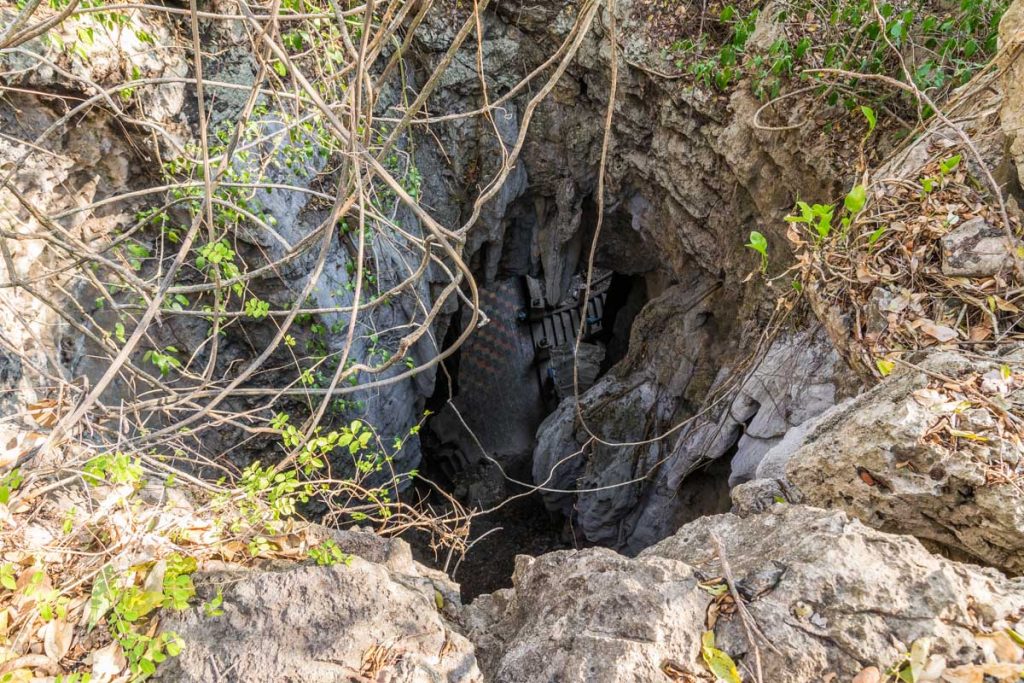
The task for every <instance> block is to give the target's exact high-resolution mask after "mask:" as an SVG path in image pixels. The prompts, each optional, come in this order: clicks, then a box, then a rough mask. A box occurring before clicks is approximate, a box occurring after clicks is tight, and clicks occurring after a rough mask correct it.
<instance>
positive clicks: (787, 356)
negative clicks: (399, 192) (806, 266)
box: [414, 2, 852, 551]
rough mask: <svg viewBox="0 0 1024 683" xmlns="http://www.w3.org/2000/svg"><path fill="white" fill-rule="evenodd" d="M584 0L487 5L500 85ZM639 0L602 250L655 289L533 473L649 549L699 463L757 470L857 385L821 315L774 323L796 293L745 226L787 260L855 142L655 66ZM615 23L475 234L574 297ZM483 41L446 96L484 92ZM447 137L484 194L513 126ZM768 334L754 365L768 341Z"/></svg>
mask: <svg viewBox="0 0 1024 683" xmlns="http://www.w3.org/2000/svg"><path fill="white" fill-rule="evenodd" d="M574 11H575V8H574V7H573V6H570V5H564V4H561V3H557V2H545V3H540V4H529V5H527V4H525V3H516V2H512V3H502V4H500V5H499V6H498V7H497V9H496V10H495V11H494V12H488V13H487V14H486V15H485V19H484V36H483V40H482V43H481V46H480V49H481V58H482V59H483V62H484V73H485V74H486V84H487V88H488V95H489V97H490V99H491V100H492V101H493V100H494V99H495V98H497V97H499V96H501V95H502V94H504V93H505V92H507V91H508V89H509V88H511V87H512V86H513V84H514V83H516V82H517V80H518V78H520V77H522V76H523V75H525V74H526V73H528V72H529V71H530V70H531V69H532V68H533V67H535V66H537V65H539V64H541V62H542V61H543V60H544V59H545V58H546V57H547V56H548V55H550V54H551V53H552V52H553V51H554V50H555V49H556V48H557V46H558V45H559V44H560V42H561V41H562V40H564V39H565V37H566V35H567V31H568V27H569V26H570V25H571V23H570V21H569V17H571V16H572V13H573V12H574ZM639 11H640V8H639V7H637V6H635V5H634V3H631V2H621V3H617V5H616V12H617V15H616V18H617V24H618V38H619V41H620V42H619V53H618V54H619V71H618V79H619V80H618V93H617V97H616V101H615V115H614V119H613V123H612V128H611V131H610V134H611V137H610V144H609V154H608V162H607V172H606V178H605V181H606V188H605V196H604V203H605V223H604V226H603V230H602V234H601V239H600V242H599V249H598V252H597V265H598V266H600V267H606V268H611V269H614V270H616V271H617V272H621V273H632V274H638V275H640V276H642V277H644V278H645V279H646V281H647V292H648V298H649V300H650V301H649V303H648V304H647V307H646V308H645V309H644V311H643V312H642V313H641V314H640V316H639V317H638V319H637V322H636V323H635V325H634V329H633V332H632V336H631V337H630V348H629V353H628V355H627V357H626V358H624V359H623V360H622V361H621V362H620V363H618V364H617V365H616V366H615V367H614V368H613V369H612V370H611V371H610V372H609V373H608V375H607V376H606V377H605V378H604V379H602V380H600V381H599V382H598V384H597V385H596V386H595V387H593V388H592V389H590V390H589V391H588V392H586V393H585V394H584V395H583V396H581V398H580V403H581V410H582V415H583V421H584V422H585V423H586V427H584V425H583V424H581V422H580V420H579V419H578V417H577V415H576V407H575V405H574V404H573V402H572V401H571V400H566V401H564V402H563V403H562V404H561V405H560V406H559V407H558V408H557V410H556V411H555V412H554V413H553V414H552V415H550V416H549V417H548V418H547V419H546V420H545V422H544V424H543V425H542V426H541V428H540V430H539V433H538V439H537V446H536V448H535V451H534V457H533V463H532V468H533V475H534V481H535V483H537V484H542V485H544V486H545V487H548V488H550V489H552V490H551V491H548V492H546V493H545V498H546V501H547V504H548V506H549V508H550V509H552V510H554V511H558V512H561V513H563V514H565V515H567V516H568V517H570V518H572V521H573V525H574V528H575V529H581V530H582V533H583V535H584V536H585V538H586V539H587V540H589V541H592V542H598V543H602V544H607V545H611V546H614V547H619V548H623V549H627V550H633V551H635V550H639V549H641V548H643V547H645V546H646V545H649V544H650V543H652V542H654V541H656V540H658V539H660V538H663V537H665V536H666V535H667V534H669V533H671V532H672V530H673V529H674V528H676V527H677V526H678V524H679V523H680V520H682V519H684V517H685V509H684V508H685V507H686V506H687V505H688V503H687V501H688V500H690V497H689V496H688V495H686V494H685V483H684V482H685V480H686V478H687V476H688V475H690V474H691V473H693V472H694V471H696V470H697V469H699V468H702V467H706V465H707V463H708V462H709V461H710V460H712V459H715V458H719V457H722V456H725V455H728V456H729V457H730V458H732V462H733V467H732V470H731V472H730V474H729V476H730V479H731V480H732V481H733V482H739V481H743V480H745V479H746V478H748V477H750V476H752V472H753V469H754V468H756V464H757V462H758V460H759V459H760V456H761V455H763V454H764V452H765V451H766V450H767V449H768V448H769V447H770V446H771V445H772V444H774V443H775V442H777V441H778V440H779V439H781V437H782V436H783V434H784V433H785V431H786V430H787V429H789V428H790V427H792V426H795V425H797V424H800V423H801V422H803V421H804V420H806V419H807V418H809V417H811V416H813V415H816V414H817V413H819V412H821V411H822V410H824V409H825V408H827V407H829V406H830V405H832V404H833V402H834V401H835V399H836V397H837V395H842V394H845V393H848V392H849V391H851V390H852V383H851V380H850V379H849V378H848V377H846V375H845V374H844V370H843V368H842V364H841V363H840V362H839V359H838V358H837V356H836V355H835V353H834V352H833V351H832V349H831V345H830V344H829V343H828V342H827V341H826V340H825V339H824V338H823V336H822V335H821V334H820V333H818V332H816V331H815V330H814V329H813V326H812V325H811V324H810V323H807V322H797V323H794V324H789V325H788V326H787V329H786V331H785V332H784V333H783V334H781V335H774V336H773V338H772V339H767V340H766V338H765V335H764V332H765V325H766V323H767V321H768V318H769V316H770V314H771V311H772V309H773V307H774V304H775V299H776V298H777V296H778V293H777V292H776V291H774V290H773V289H772V288H771V287H766V286H765V283H764V281H763V280H762V279H760V278H749V277H748V275H749V274H750V273H751V271H752V270H754V269H755V268H756V262H755V259H754V257H753V254H752V253H751V252H750V251H749V250H747V249H745V248H744V246H743V244H744V242H746V241H747V235H748V234H749V232H750V231H751V230H759V231H761V232H763V233H764V234H765V235H766V236H768V239H769V242H770V244H771V247H770V249H771V258H772V259H778V260H779V261H784V260H785V259H786V258H787V248H786V246H785V245H786V240H785V238H784V236H783V234H782V230H783V229H782V227H781V226H784V225H785V224H784V222H783V221H782V220H781V218H782V216H784V215H785V213H786V212H787V210H788V209H789V208H790V207H792V205H793V203H794V201H795V199H796V198H798V197H799V198H801V199H807V200H811V199H818V198H824V197H827V196H830V195H831V194H833V193H834V192H835V191H836V189H837V186H836V179H837V178H838V177H840V176H841V175H842V173H843V170H844V168H845V161H844V160H843V159H842V158H841V156H840V155H838V154H837V153H836V150H832V149H829V148H828V147H827V146H826V145H825V143H824V141H823V140H820V139H818V137H817V136H816V135H813V134H809V131H807V130H804V129H801V127H800V126H795V127H792V128H791V129H789V130H782V131H775V130H764V129H761V128H758V127H756V126H755V125H754V124H753V119H754V113H755V112H756V111H757V109H758V108H759V107H760V103H759V102H758V101H757V100H756V99H755V98H754V96H753V95H752V94H751V92H750V88H749V87H745V84H741V85H740V87H738V88H736V89H735V91H734V92H732V94H731V95H729V96H727V97H726V96H721V95H716V94H711V93H708V92H707V91H704V90H702V89H700V88H693V87H692V86H690V85H688V84H686V83H684V82H681V81H675V80H671V79H664V78H661V77H658V76H656V75H653V74H652V73H651V72H650V71H649V70H647V69H645V68H644V67H643V66H642V64H641V62H643V61H644V59H645V57H646V56H648V55H649V54H650V53H651V52H652V51H655V50H656V49H657V48H656V46H655V44H654V42H653V40H652V39H650V38H649V37H648V36H647V34H646V33H645V30H644V21H643V17H642V16H640V15H639V14H638V13H639ZM771 14H772V13H771V12H767V11H765V12H762V13H761V17H762V20H761V25H759V27H758V30H757V32H756V33H755V35H754V36H753V37H752V39H751V40H753V41H755V42H757V41H768V42H769V43H770V41H771V39H772V38H771V36H772V30H773V27H772V25H771V24H770V22H769V21H767V20H766V19H763V18H764V17H768V16H771ZM428 23H429V24H430V28H429V29H428V31H427V32H426V34H427V35H429V36H430V40H427V41H422V42H421V43H420V44H419V48H420V50H419V51H418V53H417V54H416V55H415V56H414V61H417V62H419V63H421V65H422V66H421V70H422V71H424V72H426V71H427V70H428V69H429V68H431V67H432V66H433V65H434V64H436V63H437V60H438V59H439V57H440V55H441V54H442V52H443V50H445V49H447V47H448V45H450V41H451V38H452V36H453V35H454V33H455V30H456V26H457V22H453V21H451V20H450V18H448V17H436V16H435V17H434V18H433V22H432V23H431V20H428ZM609 30H610V21H609V16H608V14H607V12H606V10H604V9H602V10H601V11H600V12H599V13H598V19H597V21H596V22H595V25H594V27H593V29H592V30H591V32H590V33H589V34H588V36H587V37H586V39H585V40H584V41H583V44H582V47H581V49H580V51H579V54H578V56H577V59H576V61H575V62H574V63H573V65H572V66H570V67H569V69H568V71H567V73H566V75H565V76H564V77H563V78H562V79H561V80H560V81H559V82H558V84H557V86H556V87H555V89H554V90H553V92H552V95H551V97H550V98H549V99H548V100H546V101H544V102H543V103H542V104H541V105H540V106H539V107H538V108H537V111H536V114H535V116H534V120H533V121H532V123H531V126H530V128H529V130H528V134H527V136H526V139H525V144H524V148H523V154H522V157H521V158H520V160H519V161H518V163H517V164H516V166H515V171H514V173H513V176H512V178H511V179H510V182H509V184H508V186H507V187H506V188H504V189H503V190H502V193H501V194H500V195H499V198H498V199H497V200H496V201H495V202H492V204H491V205H489V207H488V210H487V211H486V212H485V214H484V216H483V218H482V220H481V221H480V223H479V224H478V225H477V226H475V227H474V228H473V229H472V230H471V231H470V233H469V234H468V236H467V237H468V240H467V251H468V252H469V253H470V254H485V257H484V258H481V259H478V262H477V263H478V266H479V269H480V270H479V272H480V274H481V277H482V279H483V281H484V282H488V281H491V280H493V279H494V278H495V277H496V276H497V275H498V273H499V266H500V264H502V263H503V262H507V261H514V262H516V263H517V264H519V269H520V271H528V272H529V273H531V274H533V275H535V276H537V277H540V278H542V280H543V282H544V284H545V287H546V292H547V295H548V297H549V298H550V299H553V300H557V298H558V297H559V296H560V295H562V294H563V293H564V291H565V288H566V287H567V286H568V283H569V280H570V278H571V276H572V274H573V273H576V272H578V271H579V270H581V269H582V268H583V267H584V265H585V258H586V252H587V250H588V249H589V245H590V242H591V240H592V238H593V234H594V228H595V222H596V210H595V202H596V199H595V197H596V193H597V174H598V164H599V155H600V150H601V144H602V139H603V135H604V131H603V122H604V117H605V109H606V107H607V100H608V96H609V59H610V54H611V52H610V49H609V45H608V38H609V36H608V34H609ZM476 49H477V47H476V45H472V46H471V47H470V48H467V49H465V50H463V53H465V56H464V57H463V58H461V59H456V62H455V66H454V67H453V69H452V70H451V72H454V73H451V72H449V73H451V76H450V77H449V78H446V79H445V81H444V85H443V87H442V88H441V89H440V90H439V92H438V93H437V94H435V96H434V97H433V100H432V102H433V106H432V109H433V110H434V111H444V112H458V111H467V110H471V109H473V108H475V107H478V106H480V105H481V104H482V101H483V100H482V92H481V87H480V82H479V75H478V74H477V73H476V70H475V68H474V67H475V59H476ZM510 67H511V68H510ZM528 90H529V89H528ZM527 101H528V95H522V96H520V97H517V98H515V99H513V100H512V103H510V104H508V105H505V106H504V107H502V108H501V109H499V110H498V111H497V112H496V114H497V116H496V117H495V119H496V120H497V121H500V122H501V126H502V130H508V131H518V129H519V125H520V124H519V123H518V119H519V117H520V116H521V115H522V112H524V111H525V109H526V107H527ZM782 116H783V119H784V120H783V121H782V122H781V123H783V124H789V123H800V122H801V121H804V122H806V121H807V117H806V112H804V111H802V110H801V109H800V107H799V106H795V107H793V108H792V110H790V111H787V112H783V114H782ZM467 128H470V133H471V134H469V135H467ZM503 137H504V136H503ZM511 137H512V136H508V137H507V138H505V141H506V144H508V141H509V140H510V139H511ZM439 138H440V140H441V141H442V144H443V145H444V148H445V150H446V152H447V155H448V157H449V158H451V159H453V160H454V161H453V163H452V164H451V165H450V166H449V167H446V168H445V169H444V172H443V173H444V175H445V176H446V177H449V178H451V182H450V185H452V186H460V187H463V188H465V190H466V192H467V195H468V196H467V197H466V199H465V200H463V204H462V205H463V206H464V207H468V205H469V203H470V200H471V198H472V196H473V191H474V190H477V191H479V188H480V184H479V183H478V184H476V185H474V180H475V179H476V178H478V177H479V176H480V175H482V176H483V177H489V176H488V173H487V171H488V170H490V171H491V172H493V170H494V169H495V168H496V167H497V163H499V160H500V158H501V156H500V146H499V145H498V144H497V142H496V137H495V136H494V135H493V133H492V132H490V131H488V127H487V125H486V123H485V122H478V123H477V126H476V127H475V128H471V127H468V126H466V125H465V124H463V123H455V124H452V125H450V126H448V127H444V126H442V127H441V129H440V132H439ZM510 198H511V199H512V201H509V200H510ZM531 206H532V208H533V211H532V214H533V215H529V214H530V207H531ZM466 211H468V209H464V212H466ZM524 233H527V234H529V244H530V252H529V260H528V261H526V260H525V259H524V251H525V250H524V248H523V243H524V242H525V241H526V238H525V237H524ZM506 245H507V246H508V248H509V249H510V251H511V252H512V256H510V257H508V258H505V256H504V252H503V250H504V249H505V247H506ZM784 286H788V284H784ZM766 353H767V359H766V360H765V362H763V363H760V364H759V365H758V366H757V367H751V358H752V357H753V356H754V355H756V354H761V355H764V354H766ZM743 374H749V377H748V380H747V381H746V382H745V383H744V384H743V385H742V386H741V387H740V388H739V390H738V391H735V392H734V393H733V394H732V395H730V396H729V397H728V399H727V400H723V399H719V400H717V401H711V400H710V399H709V398H708V397H709V395H710V392H711V391H712V389H719V388H722V387H723V386H724V385H726V384H727V383H728V382H729V381H730V378H735V376H736V375H743ZM695 416H696V417H695ZM689 418H693V420H692V421H691V422H689V423H685V424H682V423H684V421H685V420H687V419H689ZM588 430H589V431H588ZM666 432H667V433H666ZM659 437H661V438H659ZM623 443H625V444H628V445H619V444H623ZM580 489H584V491H583V492H581V493H576V494H573V493H566V491H578V490H580Z"/></svg>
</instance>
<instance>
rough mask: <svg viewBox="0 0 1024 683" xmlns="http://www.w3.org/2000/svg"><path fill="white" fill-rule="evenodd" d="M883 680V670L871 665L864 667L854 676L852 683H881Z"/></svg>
mask: <svg viewBox="0 0 1024 683" xmlns="http://www.w3.org/2000/svg"><path fill="white" fill-rule="evenodd" d="M881 680H882V672H881V671H879V670H878V669H877V668H876V667H873V666H869V667H868V668H866V669H862V670H861V672H860V673H859V674H857V675H856V676H854V677H853V681H851V683H879V681H881Z"/></svg>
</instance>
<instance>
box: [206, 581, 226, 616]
mask: <svg viewBox="0 0 1024 683" xmlns="http://www.w3.org/2000/svg"><path fill="white" fill-rule="evenodd" d="M223 604H224V590H223V589H222V588H219V587H218V588H217V594H216V595H214V596H213V597H212V598H210V599H209V600H207V601H206V602H204V603H203V614H204V615H206V616H207V617H219V616H221V615H222V614H224V610H223V609H221V605H223Z"/></svg>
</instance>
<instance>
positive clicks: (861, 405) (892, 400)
mask: <svg viewBox="0 0 1024 683" xmlns="http://www.w3.org/2000/svg"><path fill="white" fill-rule="evenodd" d="M919 367H920V368H921V370H920V371H911V370H907V371H902V372H897V373H894V374H893V375H891V376H890V377H889V378H888V379H887V380H886V381H884V382H882V383H881V384H879V385H878V386H876V387H874V388H873V389H871V390H870V391H868V392H865V393H864V394H862V395H860V396H858V397H857V398H855V399H853V400H851V401H849V402H847V403H845V404H843V405H840V406H837V407H836V408H833V409H832V410H830V411H829V412H827V413H826V414H824V415H823V416H822V417H821V418H820V420H819V421H818V423H817V425H816V426H815V428H814V429H812V430H811V431H810V433H809V434H808V435H807V436H806V438H805V439H804V442H803V444H802V445H801V446H800V447H799V448H798V449H796V450H795V452H793V454H792V457H791V459H790V460H789V462H788V464H787V465H786V475H787V477H786V478H787V479H788V480H789V482H790V483H791V484H792V485H793V486H794V487H795V488H796V489H797V490H798V492H799V495H800V496H801V497H802V500H803V501H805V502H807V503H809V504H812V505H819V506H822V507H836V508H841V509H844V510H846V511H848V512H849V513H850V514H852V515H854V516H856V517H858V518H859V519H861V520H862V521H864V523H866V524H869V525H871V526H874V527H876V528H879V529H882V530H885V531H890V532H894V533H904V534H910V535H913V536H917V537H919V538H922V539H929V540H931V541H935V542H937V543H939V544H941V545H944V546H947V547H950V548H955V549H958V550H961V551H964V552H966V553H968V554H970V555H971V556H973V557H975V558H977V559H979V560H981V561H983V562H985V563H988V564H991V565H994V566H997V567H1000V568H1003V569H1006V570H1008V571H1012V572H1021V571H1024V494H1022V493H1021V489H1020V486H1019V484H1016V483H1015V482H1014V481H1013V478H1014V477H1015V476H1016V473H1017V472H1018V471H1019V468H1020V462H1021V458H1022V455H1024V453H1022V450H1021V446H1020V445H1019V443H1017V442H1015V441H1013V440H1011V439H1009V438H1003V437H1002V436H1001V435H1000V434H999V430H998V428H997V425H996V421H995V419H994V418H993V416H992V414H991V413H989V412H988V411H985V410H971V411H963V410H962V409H961V408H962V406H961V405H960V403H959V402H958V401H955V400H954V401H952V402H948V401H946V400H945V394H943V393H942V391H940V390H939V389H935V388H932V385H934V384H935V383H936V381H937V380H935V379H934V377H936V376H943V377H948V378H951V379H953V380H957V379H962V378H965V377H967V376H968V375H975V376H976V375H978V374H981V375H982V379H981V381H982V383H983V384H982V385H981V389H980V391H981V392H982V394H984V392H985V391H988V390H990V389H994V390H995V391H994V393H993V394H992V395H993V396H994V397H995V398H996V399H1000V400H1003V401H1007V400H1009V401H1013V400H1015V399H1014V398H1013V396H1016V394H1013V395H1012V396H1010V398H1007V397H1006V396H1003V395H1002V394H1000V387H998V386H996V385H998V384H999V383H1000V382H1001V381H1004V380H1002V379H1001V372H1002V371H1001V370H1000V363H999V362H998V361H995V360H994V361H991V362H985V361H977V360H971V359H968V358H966V357H964V356H961V355H958V354H954V353H936V354H932V355H931V356H928V357H927V358H926V359H925V360H924V361H922V362H921V363H920V364H919ZM926 373H931V374H930V375H929V374H926ZM986 373H990V374H989V375H986ZM1005 382H1006V384H1007V386H1005V387H1003V389H1005V390H1006V392H1010V391H1017V389H1015V388H1014V386H1015V379H1013V378H1010V379H1007V380H1005ZM985 383H989V384H985ZM933 430H939V433H941V434H950V432H949V431H948V430H954V432H953V433H956V434H959V435H960V436H959V437H958V439H957V440H956V441H955V442H952V443H951V442H947V441H943V440H941V439H940V440H937V439H935V438H931V437H929V435H931V434H934V433H935V432H934V431H933ZM926 437H927V438H926ZM997 474H998V476H996V475H997Z"/></svg>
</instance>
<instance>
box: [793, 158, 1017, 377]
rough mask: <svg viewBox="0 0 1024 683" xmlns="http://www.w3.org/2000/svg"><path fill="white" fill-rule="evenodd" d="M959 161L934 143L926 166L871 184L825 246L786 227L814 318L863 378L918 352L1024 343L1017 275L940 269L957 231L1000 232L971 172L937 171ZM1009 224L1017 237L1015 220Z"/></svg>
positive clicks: (992, 207) (991, 205)
mask: <svg viewBox="0 0 1024 683" xmlns="http://www.w3.org/2000/svg"><path fill="white" fill-rule="evenodd" d="M957 154H962V150H958V149H957V148H956V147H955V146H949V145H948V144H935V145H934V146H933V147H932V149H931V150H930V161H928V162H926V163H925V164H924V165H923V166H921V167H919V168H906V169H900V170H899V173H900V177H891V178H883V179H879V180H876V181H874V182H872V183H871V190H870V193H869V201H868V203H867V205H866V207H865V208H864V210H863V211H862V212H861V213H860V214H859V215H858V217H857V219H856V220H855V221H854V222H853V224H852V225H851V226H849V229H848V230H847V231H835V232H834V234H833V235H831V236H829V237H828V238H827V239H825V240H818V239H814V238H813V237H811V236H810V235H808V234H806V232H802V231H800V230H796V229H793V227H792V226H790V230H789V231H788V233H787V234H788V235H789V239H790V241H791V242H792V243H793V246H794V250H795V251H796V252H797V262H798V266H797V268H798V270H800V271H801V277H800V280H801V282H802V287H803V289H804V291H806V292H807V293H808V296H809V299H810V301H811V304H812V307H813V308H814V310H815V313H816V315H817V317H818V318H819V319H820V320H821V321H822V323H823V324H824V325H825V327H826V329H827V330H828V332H829V336H830V337H831V338H832V340H833V342H835V344H836V346H837V348H839V350H840V351H841V352H842V353H843V355H844V356H845V357H846V358H847V360H848V361H849V362H850V363H851V365H853V366H854V367H855V369H857V370H858V371H859V372H860V373H861V374H862V375H864V376H873V377H874V378H878V377H884V376H885V375H886V374H888V373H887V370H888V369H891V365H890V364H891V363H892V362H893V361H895V360H896V359H897V358H903V357H906V355H907V353H908V352H911V351H914V350H918V349H924V348H931V347H941V346H943V345H949V346H951V347H952V346H961V345H968V346H970V347H971V348H974V349H979V350H981V349H984V348H986V347H987V345H988V346H990V345H992V344H995V343H997V342H1008V341H1014V340H1016V341H1024V312H1022V308H1024V288H1022V287H1021V285H1024V283H1021V282H1017V281H1016V278H1017V276H1016V273H1015V272H1014V269H1013V268H1006V269H1003V270H1004V271H1005V272H998V273H996V274H995V275H991V276H985V277H976V278H970V277H950V276H947V275H945V274H944V273H943V271H942V259H943V254H942V244H941V241H942V238H943V237H945V236H947V235H948V234H949V233H950V232H952V231H953V230H955V229H956V227H957V226H959V225H962V224H964V223H965V222H967V221H969V220H972V219H975V218H980V219H983V220H984V221H986V222H987V223H989V224H991V225H993V226H1000V228H1001V227H1002V226H1003V222H1002V219H1001V215H1000V213H999V211H998V208H997V207H996V206H995V203H994V202H993V201H992V200H991V198H990V197H989V196H988V195H987V194H986V193H985V192H984V191H983V190H982V189H980V188H981V187H982V185H981V184H979V183H978V182H977V181H976V180H974V179H973V178H972V177H971V176H970V174H969V169H968V168H967V165H966V164H959V165H953V166H951V167H950V166H949V165H948V164H947V166H946V167H944V166H943V162H944V160H947V159H949V158H951V157H954V156H956V155H957ZM950 168H952V170H949V169H950ZM922 179H927V180H930V181H931V182H929V183H925V184H922ZM926 186H927V188H928V189H926ZM1010 220H1011V223H1012V224H1011V225H1010V226H1008V229H1009V230H1010V231H1011V232H1012V233H1013V234H1014V236H1015V237H1020V236H1021V226H1020V223H1019V220H1018V219H1016V218H1013V217H1011V219H1010ZM878 360H882V361H883V363H882V364H881V365H880V364H879V363H878V362H877V361H878Z"/></svg>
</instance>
